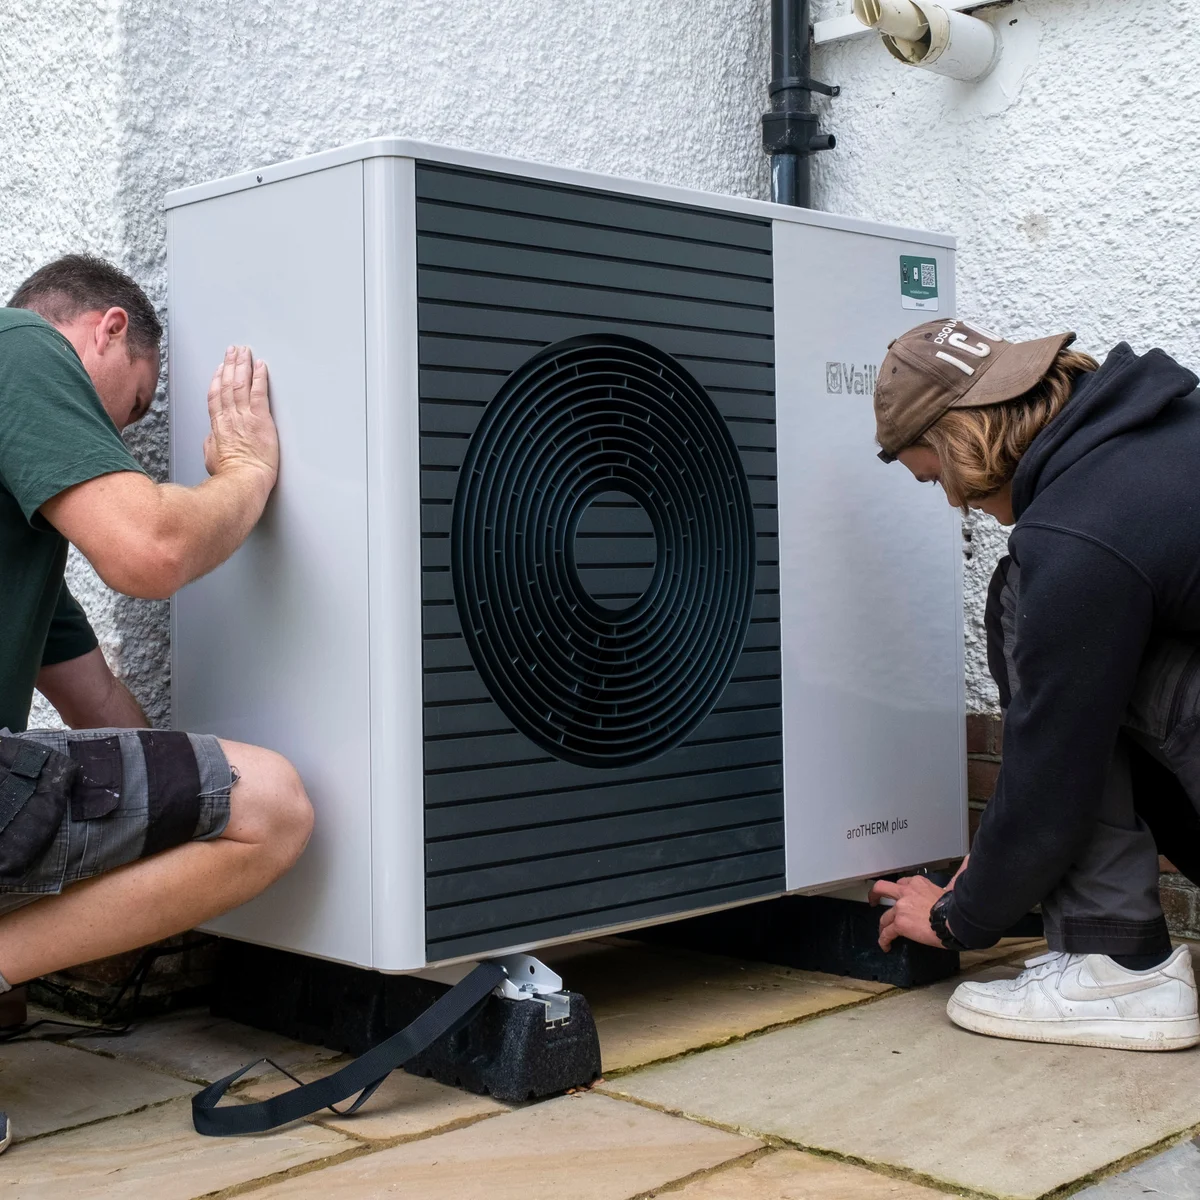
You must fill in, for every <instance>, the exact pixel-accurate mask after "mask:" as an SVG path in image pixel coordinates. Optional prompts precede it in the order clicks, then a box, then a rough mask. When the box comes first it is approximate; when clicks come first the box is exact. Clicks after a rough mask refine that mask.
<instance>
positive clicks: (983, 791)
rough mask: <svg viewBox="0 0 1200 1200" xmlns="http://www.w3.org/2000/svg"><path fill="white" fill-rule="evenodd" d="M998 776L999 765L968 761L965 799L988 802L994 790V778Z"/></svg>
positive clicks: (973, 760)
mask: <svg viewBox="0 0 1200 1200" xmlns="http://www.w3.org/2000/svg"><path fill="white" fill-rule="evenodd" d="M999 774H1000V764H999V763H994V762H986V761H980V760H979V759H970V760H969V761H968V762H967V798H968V799H970V800H990V799H991V798H992V792H994V791H995V790H996V778H997V776H998V775H999Z"/></svg>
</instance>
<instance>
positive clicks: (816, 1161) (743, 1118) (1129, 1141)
mask: <svg viewBox="0 0 1200 1200" xmlns="http://www.w3.org/2000/svg"><path fill="white" fill-rule="evenodd" d="M1038 949H1039V947H1038V944H1037V943H1029V942H1020V943H1015V942H1010V943H1006V944H1002V945H1001V946H1000V947H998V948H997V949H996V950H995V951H991V952H987V953H985V954H982V955H975V956H972V957H971V959H970V960H969V961H968V962H966V963H965V964H964V968H965V970H967V971H968V972H971V973H973V974H978V975H983V976H985V977H986V976H988V975H991V976H993V977H994V976H995V975H996V974H998V973H1007V974H1011V973H1013V972H1015V971H1016V970H1017V969H1019V961H1018V962H1016V963H1015V965H1014V963H1013V962H1011V961H1010V960H1012V959H1019V958H1021V957H1028V956H1030V955H1032V954H1035V953H1037V951H1038ZM546 957H547V958H549V959H551V960H552V961H553V963H554V965H555V969H556V970H558V971H559V972H560V973H561V974H562V975H563V977H564V979H565V981H566V982H567V984H568V986H570V987H572V988H574V989H575V990H578V991H581V992H583V993H584V994H586V995H587V996H588V999H589V1002H590V1004H591V1006H592V1008H593V1010H594V1012H595V1015H596V1020H597V1027H598V1029H599V1031H600V1039H601V1050H602V1055H603V1059H604V1065H605V1070H606V1073H607V1076H606V1079H605V1081H604V1082H603V1083H601V1084H600V1085H598V1087H597V1088H595V1089H594V1090H592V1091H590V1092H585V1093H578V1094H575V1095H569V1096H561V1097H556V1098H553V1099H549V1100H546V1101H543V1102H541V1103H537V1104H529V1105H522V1106H517V1107H510V1106H507V1105H503V1104H499V1103H497V1102H496V1101H494V1100H492V1099H490V1098H488V1097H482V1096H471V1095H468V1094H466V1093H464V1092H460V1091H457V1090H455V1089H452V1088H446V1087H443V1086H441V1085H440V1084H437V1083H434V1082H432V1081H431V1080H427V1079H417V1078H414V1077H413V1076H410V1075H407V1074H405V1073H403V1072H397V1073H395V1074H394V1075H393V1076H392V1077H391V1078H390V1079H389V1080H388V1081H387V1083H386V1084H385V1085H384V1086H383V1087H381V1088H380V1089H379V1091H378V1092H377V1093H376V1094H375V1096H374V1097H373V1098H372V1099H371V1100H370V1101H369V1102H368V1103H367V1104H366V1105H365V1106H364V1107H363V1109H362V1110H361V1111H360V1112H359V1113H358V1114H356V1115H355V1116H353V1117H338V1116H336V1115H334V1114H332V1113H328V1112H326V1113H324V1114H322V1115H320V1116H317V1117H314V1118H312V1119H310V1120H309V1121H306V1122H300V1123H297V1124H295V1125H293V1126H291V1127H289V1128H287V1129H284V1130H282V1131H280V1132H278V1133H275V1134H271V1135H268V1136H264V1137H247V1138H233V1139H211V1138H201V1137H198V1136H196V1135H195V1134H194V1133H193V1132H192V1129H191V1120H190V1106H189V1099H188V1098H189V1097H190V1095H191V1093H192V1092H193V1091H194V1090H195V1088H196V1086H197V1085H198V1084H200V1083H203V1082H207V1081H210V1080H212V1079H214V1078H217V1077H219V1076H220V1075H222V1074H225V1073H227V1072H228V1071H230V1070H232V1069H234V1068H235V1067H237V1066H239V1065H241V1064H242V1063H244V1062H246V1061H248V1060H249V1059H251V1058H254V1057H257V1056H269V1057H271V1058H272V1059H274V1060H275V1061H277V1062H280V1063H283V1064H284V1065H286V1066H287V1067H288V1069H289V1070H291V1071H293V1072H295V1073H296V1074H298V1075H300V1076H301V1077H302V1078H304V1079H311V1078H315V1077H317V1076H319V1075H322V1074H324V1073H326V1072H327V1071H328V1070H329V1069H330V1068H331V1065H332V1064H333V1063H334V1062H336V1061H339V1060H338V1059H337V1058H336V1057H335V1056H333V1055H332V1054H331V1053H330V1052H329V1051H327V1050H323V1049H320V1048H319V1047H312V1046H304V1045H301V1044H299V1043H296V1042H292V1041H289V1040H288V1039H286V1038H281V1037H278V1036H276V1035H272V1034H266V1033H261V1032H259V1031H256V1030H251V1029H248V1028H246V1027H244V1026H240V1025H237V1024H235V1023H233V1022H230V1021H224V1020H217V1019H214V1018H211V1017H209V1016H208V1015H207V1013H205V1012H200V1011H196V1012H189V1013H178V1014H173V1015H171V1016H169V1017H164V1018H160V1019H157V1020H153V1021H148V1022H146V1023H145V1024H143V1025H141V1026H140V1027H138V1028H137V1029H136V1030H135V1031H134V1032H132V1033H131V1034H130V1035H128V1036H127V1037H124V1038H92V1037H80V1038H77V1039H75V1040H74V1041H73V1042H71V1043H69V1044H65V1045H59V1044H51V1043H47V1042H24V1043H17V1044H13V1045H7V1046H4V1047H3V1048H2V1049H0V1106H2V1107H4V1108H5V1109H7V1110H8V1111H9V1113H10V1115H11V1116H12V1118H13V1122H14V1127H15V1132H16V1135H17V1141H16V1143H15V1144H14V1145H13V1147H12V1148H11V1149H10V1150H9V1152H8V1153H7V1154H5V1155H4V1156H3V1157H0V1200H60V1198H61V1200H89V1198H91V1197H104V1198H105V1200H107V1198H109V1197H115V1198H122V1197H130V1198H134V1197H138V1198H141V1197H147V1196H152V1197H153V1198H154V1200H196V1198H199V1197H206V1198H208V1200H217V1198H223V1197H226V1196H235V1195H236V1196H242V1195H246V1196H249V1197H252V1198H254V1200H258V1198H260V1197H261V1198H262V1200H267V1198H268V1197H271V1198H274V1197H280V1198H283V1197H288V1198H299V1197H312V1198H314V1200H315V1198H317V1197H320V1200H341V1198H343V1197H344V1198H346V1200H351V1198H353V1200H360V1198H368V1197H376V1196H379V1197H382V1196H390V1195H397V1194H404V1195H408V1196H412V1197H416V1198H419V1200H464V1198H466V1200H472V1198H473V1197H476V1196H480V1197H482V1196H485V1195H486V1196H487V1197H488V1198H489V1200H528V1197H531V1196H532V1197H538V1196H562V1195H570V1196H571V1198H572V1200H633V1198H639V1200H640V1198H644V1197H649V1196H655V1195H659V1194H660V1193H670V1194H671V1195H677V1196H679V1197H681V1198H682V1200H885V1198H886V1200H921V1198H928V1200H932V1198H933V1197H935V1196H944V1195H960V1196H971V1197H1006V1198H1007V1197H1012V1198H1014V1200H1015V1198H1017V1197H1020V1198H1022V1200H1026V1198H1028V1200H1032V1198H1033V1197H1050V1196H1053V1197H1054V1198H1055V1200H1058V1198H1059V1197H1065V1196H1068V1195H1078V1196H1079V1197H1080V1198H1081V1200H1083V1198H1086V1200H1128V1198H1132V1197H1135V1196H1137V1197H1141V1196H1146V1195H1152V1196H1161V1197H1169V1198H1171V1200H1185V1198H1186V1200H1196V1198H1197V1197H1200V1141H1198V1142H1193V1141H1192V1140H1191V1139H1192V1138H1193V1137H1195V1135H1196V1133H1197V1132H1198V1130H1200V1052H1184V1053H1181V1054H1164V1055H1151V1054H1144V1055H1143V1054H1129V1053H1121V1052H1118V1051H1103V1050H1091V1049H1088V1050H1084V1049H1080V1050H1076V1049H1072V1048H1068V1047H1061V1046H1043V1045H1035V1044H1023V1043H1010V1042H1002V1041H997V1040H993V1039H988V1038H980V1037H975V1036H973V1035H971V1034H967V1033H963V1032H962V1031H959V1030H956V1029H954V1027H953V1026H951V1025H950V1024H949V1022H948V1021H947V1020H946V1018H945V1013H944V1008H945V999H946V995H947V994H948V992H949V991H950V990H951V988H952V987H953V983H949V984H940V985H936V986H934V987H929V988H924V989H920V990H918V991H914V992H907V993H906V992H899V991H896V990H895V989H892V988H888V987H886V986H883V985H880V984H875V983H864V982H861V981H857V980H850V979H842V978H835V977H832V976H828V975H819V974H815V973H811V972H804V971H795V970H790V969H787V968H782V967H773V966H766V965H759V964H753V963H744V962H738V961H735V960H732V959H721V958H713V957H708V956H704V955H697V954H690V953H684V952H681V951H675V950H670V949H665V948H662V947H649V946H645V945H641V944H639V943H636V942H631V941H624V940H620V939H603V940H599V941H593V942H585V943H581V944H579V945H577V946H573V947H566V948H562V949H560V950H558V951H556V952H553V953H550V954H547V956H546ZM288 1086H290V1084H289V1082H288V1081H287V1080H285V1079H283V1078H282V1077H281V1076H278V1075H276V1074H274V1073H272V1072H271V1071H270V1069H269V1068H265V1067H264V1068H261V1069H259V1070H256V1071H255V1072H252V1073H251V1075H250V1077H249V1078H248V1079H247V1080H246V1082H245V1083H243V1084H241V1085H239V1087H238V1089H237V1097H238V1099H239V1100H250V1099H258V1098H261V1097H264V1096H267V1095H271V1094H273V1093H275V1092H277V1091H279V1090H281V1089H283V1088H285V1087H288Z"/></svg>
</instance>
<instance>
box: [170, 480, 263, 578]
mask: <svg viewBox="0 0 1200 1200" xmlns="http://www.w3.org/2000/svg"><path fill="white" fill-rule="evenodd" d="M158 492H159V513H158V526H157V538H156V541H157V542H158V544H159V545H160V546H162V547H163V551H164V554H163V557H164V562H163V567H164V572H163V573H164V578H163V579H162V580H161V581H157V580H156V581H154V583H157V584H158V587H157V588H156V590H159V591H161V592H162V593H163V595H164V596H169V595H171V594H173V593H174V592H176V591H178V590H179V588H181V587H183V586H184V584H187V583H190V582H191V581H192V580H193V579H199V578H200V577H201V576H202V575H207V574H208V572H209V571H212V570H214V569H215V568H216V567H219V566H220V565H221V563H223V562H225V560H226V559H227V558H229V557H230V555H232V554H233V553H234V551H235V550H237V549H238V547H239V546H241V544H242V543H243V542H244V541H245V540H246V538H247V537H249V536H250V531H251V530H252V529H253V528H254V526H255V525H256V524H257V523H258V520H259V518H260V517H261V516H262V513H263V509H264V507H265V506H266V502H267V497H268V496H269V495H270V492H271V481H270V480H268V479H267V477H266V476H265V475H264V474H263V473H262V472H261V471H258V470H256V469H255V468H253V467H245V468H239V469H236V470H229V471H223V472H221V473H220V474H219V475H214V476H213V477H212V478H211V479H207V480H205V482H204V483H202V484H200V485H199V486H198V487H193V488H184V487H179V486H177V485H175V484H169V483H168V484H160V485H159V487H158ZM151 586H153V584H152V585H151Z"/></svg>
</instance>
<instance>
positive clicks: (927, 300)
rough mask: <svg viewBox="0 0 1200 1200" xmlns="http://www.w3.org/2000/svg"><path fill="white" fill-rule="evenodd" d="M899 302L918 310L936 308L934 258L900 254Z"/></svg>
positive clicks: (933, 310) (935, 269)
mask: <svg viewBox="0 0 1200 1200" xmlns="http://www.w3.org/2000/svg"><path fill="white" fill-rule="evenodd" d="M900 303H901V304H902V305H903V306H904V307H905V308H915V309H917V310H918V311H919V312H937V310H938V266H937V259H936V258H914V257H912V256H911V255H908V254H902V255H900Z"/></svg>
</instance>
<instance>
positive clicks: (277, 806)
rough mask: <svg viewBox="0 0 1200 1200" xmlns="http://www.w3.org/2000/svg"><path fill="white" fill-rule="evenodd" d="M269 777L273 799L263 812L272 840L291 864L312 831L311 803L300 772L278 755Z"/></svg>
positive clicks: (306, 842)
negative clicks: (271, 774) (271, 777)
mask: <svg viewBox="0 0 1200 1200" xmlns="http://www.w3.org/2000/svg"><path fill="white" fill-rule="evenodd" d="M275 757H276V759H277V760H278V762H277V767H276V772H275V777H274V779H273V780H272V792H273V803H272V804H271V805H270V807H269V811H268V814H267V817H268V821H269V822H270V824H271V825H272V830H271V836H272V841H274V842H275V844H276V845H277V846H278V848H279V849H280V851H281V852H282V853H283V854H284V856H285V857H286V858H287V866H289V867H290V866H291V865H292V863H294V862H295V861H296V859H298V858H299V857H300V855H301V854H302V853H303V851H304V848H305V846H307V845H308V839H309V838H310V837H311V836H312V831H313V806H312V801H311V800H309V798H308V792H307V791H306V790H305V787H304V781H303V780H302V779H301V778H300V773H299V772H298V771H297V770H296V768H295V767H294V766H292V764H291V763H290V762H289V761H288V760H287V759H286V758H284V757H283V756H282V755H276V756H275Z"/></svg>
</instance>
